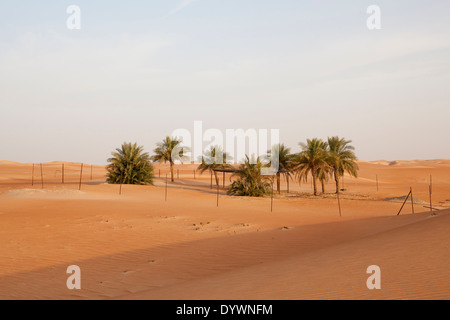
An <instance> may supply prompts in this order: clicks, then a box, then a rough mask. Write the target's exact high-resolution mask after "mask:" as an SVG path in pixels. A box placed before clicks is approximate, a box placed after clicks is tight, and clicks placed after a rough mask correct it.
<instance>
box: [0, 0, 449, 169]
mask: <svg viewBox="0 0 450 320" xmlns="http://www.w3.org/2000/svg"><path fill="white" fill-rule="evenodd" d="M71 5H76V6H78V7H79V8H80V20H79V21H80V29H69V28H68V27H67V20H68V19H70V18H71V14H70V13H67V8H68V7H69V6H71ZM370 5H377V6H378V7H379V8H380V16H379V17H380V20H379V21H380V26H381V29H375V30H370V29H369V28H368V27H367V20H368V19H369V18H370V16H371V14H368V13H367V8H368V7H369V6H370ZM449 12H450V2H449V1H448V0H443V1H440V0H431V1H425V0H422V1H415V0H408V1H405V0H396V1H381V0H380V1H378V0H371V1H364V0H360V1H352V0H343V1H336V0H333V1H331V0H322V1H313V0H295V1H294V0H279V1H273V0H272V1H268V0H226V1H225V0H164V1H163V0H151V1H150V0H147V1H144V0H129V1H112V0H109V1H103V0H95V1H93V0H90V1H87V0H78V1H77V0H71V1H62V0H58V1H56V0H53V1H44V0H42V1H31V0H30V1H24V0H17V1H1V2H0V160H11V161H19V162H28V163H29V162H35V163H38V162H47V161H57V160H58V161H59V160H60V161H73V162H84V163H92V164H105V163H106V160H107V158H109V157H110V153H111V152H112V151H114V149H115V148H118V147H120V145H121V144H122V143H123V142H137V143H138V144H140V145H143V146H144V148H145V150H146V151H147V152H149V153H150V154H152V151H153V149H154V148H155V144H156V143H157V142H159V141H161V140H162V139H163V138H164V137H165V136H167V135H171V134H172V132H173V131H174V130H176V129H179V128H185V129H187V130H191V131H192V130H193V126H194V121H202V122H203V128H204V129H208V128H217V129H219V130H223V132H225V130H226V129H239V128H242V129H244V130H247V129H250V128H255V129H268V130H270V129H279V132H280V141H281V142H282V143H285V144H286V145H287V146H289V147H291V151H292V152H298V151H300V147H299V143H300V142H305V141H306V139H308V138H315V137H317V138H323V139H326V138H327V137H329V136H336V135H337V136H340V137H344V138H346V139H348V140H352V145H353V146H354V147H355V149H356V150H355V152H356V155H357V156H358V158H359V159H361V160H368V161H370V160H382V159H384V160H414V159H438V158H450V143H449V137H450V125H449V121H450V120H449V119H450V90H449V84H450V19H449V18H448V16H449Z"/></svg>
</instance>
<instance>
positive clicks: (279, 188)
mask: <svg viewBox="0 0 450 320" xmlns="http://www.w3.org/2000/svg"><path fill="white" fill-rule="evenodd" d="M280 176H281V174H280V173H279V172H277V192H278V194H280V193H281V179H280V178H281V177H280Z"/></svg>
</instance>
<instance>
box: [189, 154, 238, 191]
mask: <svg viewBox="0 0 450 320" xmlns="http://www.w3.org/2000/svg"><path fill="white" fill-rule="evenodd" d="M200 158H201V159H199V160H200V161H201V163H200V165H199V166H198V168H197V169H198V170H200V172H202V173H203V172H205V171H207V170H208V171H210V172H211V173H213V174H214V178H215V179H216V185H217V186H218V185H219V177H218V176H217V171H215V169H229V168H231V165H229V164H227V161H229V160H231V156H230V155H229V154H228V153H226V152H224V151H223V149H222V147H220V146H211V147H210V149H209V150H206V151H205V152H204V153H203V156H201V157H200Z"/></svg>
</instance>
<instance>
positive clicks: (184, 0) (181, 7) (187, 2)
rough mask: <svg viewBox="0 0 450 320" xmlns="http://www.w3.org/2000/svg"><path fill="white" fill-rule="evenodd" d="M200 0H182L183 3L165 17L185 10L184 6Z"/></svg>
mask: <svg viewBox="0 0 450 320" xmlns="http://www.w3.org/2000/svg"><path fill="white" fill-rule="evenodd" d="M197 1H198V0H182V1H181V3H179V4H178V6H177V7H176V8H175V9H173V10H172V11H170V12H169V13H168V14H166V15H165V17H168V16H170V15H172V14H174V13H176V12H178V11H181V10H183V9H184V8H186V7H187V6H189V5H190V4H192V3H194V2H197Z"/></svg>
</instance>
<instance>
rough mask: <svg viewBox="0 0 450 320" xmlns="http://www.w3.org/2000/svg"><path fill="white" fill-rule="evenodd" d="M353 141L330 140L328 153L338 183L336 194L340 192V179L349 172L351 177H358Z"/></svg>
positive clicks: (334, 138) (333, 138)
mask: <svg viewBox="0 0 450 320" xmlns="http://www.w3.org/2000/svg"><path fill="white" fill-rule="evenodd" d="M351 142H352V141H351V140H345V139H344V138H339V137H336V136H335V137H331V138H328V153H329V161H328V162H329V164H330V167H331V170H332V172H333V176H334V180H335V182H336V193H339V192H340V178H341V177H343V176H344V173H345V172H347V173H348V174H349V175H350V176H353V177H357V176H358V170H359V167H358V164H357V163H356V160H358V158H357V157H356V155H355V153H354V151H353V150H355V148H354V147H353V146H352V145H350V143H351Z"/></svg>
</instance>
